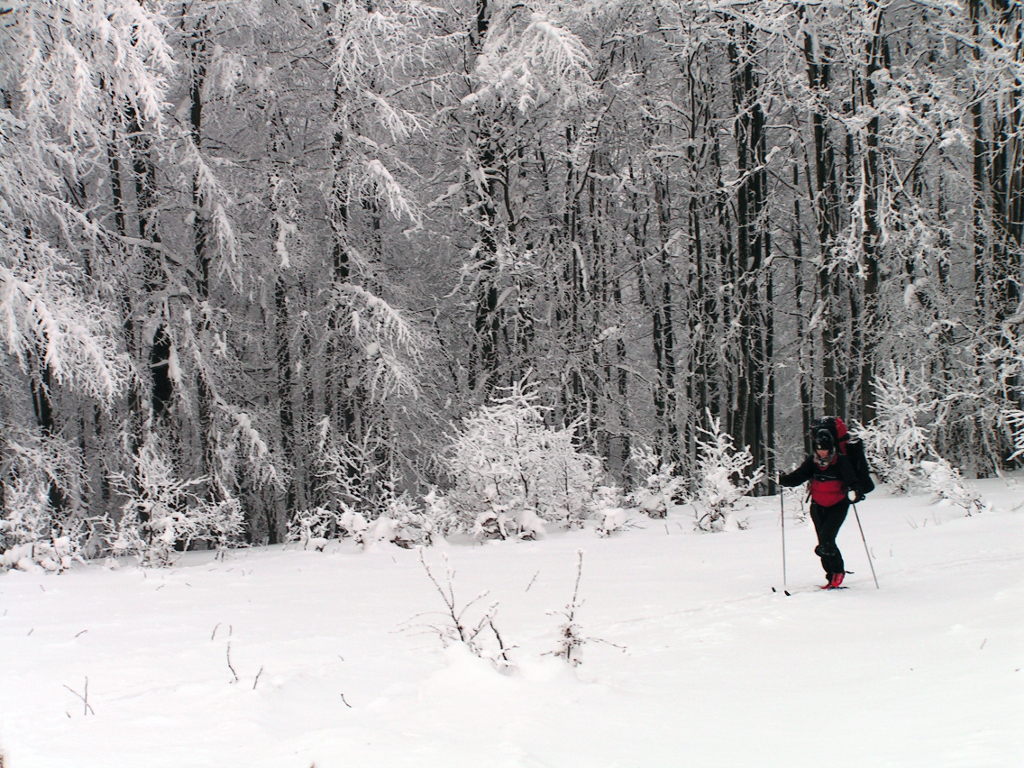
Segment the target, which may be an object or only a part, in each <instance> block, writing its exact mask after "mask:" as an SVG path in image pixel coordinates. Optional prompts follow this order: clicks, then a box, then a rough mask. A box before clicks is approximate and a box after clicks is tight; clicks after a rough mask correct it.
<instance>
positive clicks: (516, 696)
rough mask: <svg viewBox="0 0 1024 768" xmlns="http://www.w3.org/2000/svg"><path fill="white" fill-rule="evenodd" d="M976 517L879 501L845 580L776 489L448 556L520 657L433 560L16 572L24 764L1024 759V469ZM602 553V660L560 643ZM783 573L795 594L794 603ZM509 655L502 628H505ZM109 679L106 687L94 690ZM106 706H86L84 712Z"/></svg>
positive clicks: (10, 639) (190, 563) (12, 715)
mask: <svg viewBox="0 0 1024 768" xmlns="http://www.w3.org/2000/svg"><path fill="white" fill-rule="evenodd" d="M977 485H978V487H979V488H980V489H981V491H982V492H983V493H984V494H985V496H986V499H987V500H989V501H991V502H992V503H993V504H994V506H995V509H994V510H992V511H989V512H985V513H984V514H981V515H976V516H974V517H970V518H968V517H965V516H964V514H963V510H961V509H959V508H956V507H951V506H941V505H934V504H931V503H930V502H929V500H928V499H925V498H921V497H912V498H887V497H885V496H884V493H883V492H876V493H875V494H872V497H871V498H870V499H869V500H867V501H865V502H864V503H862V504H861V505H860V509H859V512H860V518H861V521H862V523H863V526H864V531H865V534H866V536H867V540H868V543H869V544H870V546H871V548H872V550H873V553H874V556H875V569H876V572H877V574H878V579H879V582H880V584H881V589H880V590H876V588H875V584H874V582H873V580H872V577H871V572H870V569H869V567H868V562H867V559H866V555H865V552H864V546H863V544H862V542H861V540H860V533H859V531H858V529H857V524H856V521H855V520H854V519H853V517H852V515H851V518H850V519H849V520H848V521H847V524H846V525H845V526H844V528H843V530H842V532H841V533H840V536H839V544H840V547H841V548H842V549H843V553H844V555H845V557H846V561H847V567H848V568H849V569H850V570H852V571H855V573H854V574H852V575H850V576H848V577H847V582H846V583H847V584H848V585H849V589H845V590H840V591H832V592H822V591H820V590H818V589H816V588H814V587H815V585H817V584H819V583H822V582H823V576H822V573H821V569H820V566H819V565H818V562H817V558H815V557H814V555H813V553H812V549H813V546H814V535H813V531H812V530H811V527H810V524H809V522H803V523H801V522H799V521H798V520H797V519H796V518H797V515H798V512H799V510H798V509H797V508H796V507H797V503H796V501H795V497H787V506H788V508H789V509H788V510H787V511H788V514H787V524H786V537H787V555H788V587H789V590H790V592H792V596H790V597H786V596H785V595H784V594H783V592H782V588H783V584H782V546H781V536H780V528H779V513H778V510H779V507H778V499H777V498H767V499H758V500H756V502H755V503H754V504H753V505H752V506H751V507H750V508H748V509H746V510H742V511H741V512H740V514H739V515H738V516H737V517H738V519H739V520H744V519H745V520H746V522H747V525H748V528H747V529H746V530H741V531H734V532H728V533H719V534H698V533H695V532H694V531H693V524H692V514H693V513H692V510H691V509H689V508H686V507H683V508H678V509H676V510H675V511H674V512H673V514H672V515H671V516H670V517H669V518H668V519H667V520H664V521H662V520H658V521H654V520H646V519H645V520H643V521H641V524H642V526H643V527H642V528H638V529H633V530H629V531H626V532H624V533H619V534H616V535H614V536H613V537H611V538H604V539H603V538H598V537H597V536H596V535H595V534H594V532H593V531H592V530H583V531H572V532H568V533H553V534H549V535H548V536H547V537H545V538H544V539H542V540H541V541H537V542H529V543H510V542H509V543H505V542H503V543H497V544H484V545H480V544H475V545H474V544H471V543H469V542H464V543H458V542H456V543H450V544H448V545H447V546H444V547H435V548H432V549H429V550H426V551H425V552H424V553H423V554H424V557H425V559H426V562H427V563H428V564H429V565H430V567H431V569H432V571H433V572H434V574H435V576H437V577H438V578H439V580H440V581H441V583H442V585H444V584H445V581H444V572H445V563H444V560H443V558H445V557H446V558H447V561H448V563H449V564H450V566H451V568H452V569H453V570H454V571H455V575H454V580H453V587H454V595H455V599H456V602H457V604H458V606H459V607H460V608H461V607H463V606H464V605H465V604H466V603H468V602H470V601H471V600H473V599H474V598H476V597H478V596H479V595H480V594H481V593H482V592H485V591H487V592H488V594H487V595H486V596H485V597H483V598H482V599H481V600H480V601H479V602H477V603H476V604H474V605H472V606H471V607H469V608H468V609H467V611H466V614H465V616H466V620H467V623H469V624H475V622H476V620H477V619H478V617H480V616H481V615H482V614H483V613H484V610H485V609H486V608H487V607H488V606H490V605H491V604H492V603H495V602H497V603H498V608H497V613H496V617H495V620H494V624H495V626H496V627H497V629H498V630H499V631H500V633H501V636H502V639H503V640H504V642H505V644H506V645H514V646H516V647H515V648H514V650H512V651H510V653H509V656H510V658H511V659H512V661H513V662H514V667H513V668H512V669H506V670H504V671H498V670H497V669H495V666H494V665H493V664H492V663H490V662H489V661H485V660H482V659H480V658H477V657H476V656H474V655H472V654H471V653H470V652H469V651H468V650H467V649H466V648H465V647H464V646H458V645H456V646H452V647H449V648H447V649H445V648H444V646H443V644H442V642H441V640H440V638H439V636H438V634H437V632H436V631H434V630H433V629H431V628H430V627H431V626H435V627H436V626H441V625H443V624H444V621H445V616H444V613H443V611H444V603H443V602H442V599H441V596H440V594H438V591H437V589H436V588H435V586H434V585H433V584H432V583H431V581H430V580H429V579H428V577H427V574H426V572H425V570H424V568H423V565H422V564H421V562H420V554H419V553H418V552H416V551H407V550H402V549H398V548H396V547H392V546H382V547H380V548H378V549H376V550H374V551H368V552H362V551H359V550H357V548H356V547H355V546H354V545H353V544H352V543H350V542H331V543H330V544H329V545H328V546H327V548H326V551H324V552H304V551H300V550H296V549H295V548H294V547H291V548H282V547H274V548H270V549H254V550H243V551H237V552H233V553H231V554H230V555H229V556H228V558H227V560H226V561H223V562H217V561H214V560H212V558H211V553H190V554H189V555H187V556H185V557H183V558H182V559H181V560H180V561H179V563H178V564H177V565H176V566H175V567H173V568H171V569H168V570H163V571H154V570H148V571H146V570H141V569H138V568H136V567H134V566H131V565H124V566H123V567H121V568H119V569H111V568H109V567H103V565H101V564H99V563H97V564H89V565H87V566H78V567H76V568H75V569H73V570H72V571H70V572H67V573H64V574H62V575H59V576H55V575H46V574H42V573H40V574H34V573H33V574H27V573H22V572H16V571H12V572H8V573H6V574H3V575H0V752H2V753H3V756H4V761H3V765H4V768H109V767H110V766H132V768H162V767H163V766H167V767H168V768H170V767H171V766H173V767H174V768H182V766H188V767H189V768H205V767H207V766H209V767H210V768H214V767H216V768H231V767H233V766H238V767H239V768H264V767H265V768H293V767H294V768H310V766H311V765H313V764H315V765H316V766H317V768H332V767H334V766H338V768H341V767H342V766H344V767H345V768H356V767H363V766H367V767H368V766H382V767H391V766H439V767H440V766H444V767H445V768H462V767H463V766H466V767H467V768H468V767H469V766H473V768H484V767H487V766H495V767H497V766H501V767H503V768H504V767H508V768H512V767H513V766H514V767H516V768H519V767H522V768H534V767H539V766H550V767H551V768H569V767H570V766H579V767H580V768H603V767H605V766H608V767H610V766H622V767H623V768H626V767H630V766H644V768H654V767H657V766H666V767H668V766H728V767H730V768H732V767H735V766H757V767H758V768H766V767H768V766H779V767H780V768H781V767H785V768H800V767H802V766H807V767H808V768H811V767H812V766H813V767H814V768H817V766H822V765H827V766H829V768H840V767H842V766H849V768H865V767H868V766H870V767H871V768H880V767H881V766H921V767H922V768H940V767H941V766H950V767H953V766H955V767H956V768H964V767H965V766H972V767H973V766H978V767H980V766H992V767H993V768H996V767H999V768H1006V767H1008V766H1016V765H1024V672H1022V671H1021V669H1022V667H1024V480H1022V481H1021V482H1020V484H1019V485H1017V484H1016V482H1015V481H1014V480H1010V481H1005V480H992V481H984V482H980V483H978V484H977ZM580 550H582V551H583V553H584V554H583V569H582V579H581V581H580V589H579V597H580V599H581V600H582V601H583V604H582V607H581V608H580V609H579V610H578V612H577V615H576V619H577V622H578V624H579V626H580V628H581V631H582V633H583V635H584V636H586V637H588V638H590V640H589V641H588V642H587V644H586V645H585V646H584V647H583V648H582V661H583V663H582V664H581V665H580V666H578V667H576V668H573V667H570V666H569V665H568V664H566V663H565V662H564V661H562V660H560V659H557V658H555V657H554V656H551V655H545V654H547V653H548V652H550V651H552V650H555V649H556V648H557V647H558V633H559V629H560V627H561V625H562V624H564V623H565V617H564V616H563V615H561V613H559V612H560V611H561V610H562V609H564V607H565V606H566V604H567V603H568V602H569V601H570V599H571V598H572V592H573V585H574V582H575V578H576V565H577V559H578V555H577V552H578V551H580ZM772 587H775V588H776V590H777V591H776V592H773V591H772ZM481 637H482V638H483V642H484V644H485V645H488V647H490V648H493V647H494V645H495V644H494V643H493V642H492V638H493V633H491V632H490V630H487V631H486V632H484V633H482V634H481ZM86 679H88V692H87V693H86V687H85V686H86ZM86 698H87V702H88V711H87V707H86Z"/></svg>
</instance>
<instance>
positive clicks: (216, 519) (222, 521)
mask: <svg viewBox="0 0 1024 768" xmlns="http://www.w3.org/2000/svg"><path fill="white" fill-rule="evenodd" d="M134 464H135V470H134V474H133V476H132V477H130V478H129V477H126V476H124V475H123V474H116V475H112V476H111V481H112V485H113V487H114V489H115V490H116V491H117V492H118V493H120V494H121V495H122V496H124V497H125V502H124V505H123V507H122V513H121V520H120V522H119V523H118V529H117V538H116V540H115V541H114V542H113V549H114V552H116V553H117V554H133V555H135V556H137V557H138V558H139V562H140V564H142V565H145V566H154V567H162V566H165V565H168V564H170V562H171V559H172V557H173V555H174V552H175V551H176V550H177V549H179V548H180V549H187V548H188V547H189V546H191V545H192V544H193V543H195V542H197V541H205V542H206V543H208V544H210V545H212V546H215V547H216V548H217V549H219V550H223V549H224V548H226V547H228V546H230V545H231V544H234V543H236V542H237V541H238V539H239V538H240V536H241V534H242V530H243V527H244V519H243V516H242V508H241V504H239V502H238V500H237V499H226V500H223V501H214V500H211V499H209V498H206V497H205V496H201V495H199V494H198V493H197V492H196V489H197V488H202V487H203V486H205V485H206V484H207V478H205V477H199V478H195V479H192V480H183V479H181V478H179V477H177V476H175V474H174V471H173V469H172V467H171V464H170V462H169V461H167V459H166V458H165V457H164V456H162V455H161V454H160V452H159V451H158V450H157V449H156V448H155V447H154V446H153V445H152V444H147V445H145V446H143V447H142V448H141V449H140V450H139V454H138V455H137V456H136V457H135V461H134Z"/></svg>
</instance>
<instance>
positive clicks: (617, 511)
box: [591, 485, 637, 538]
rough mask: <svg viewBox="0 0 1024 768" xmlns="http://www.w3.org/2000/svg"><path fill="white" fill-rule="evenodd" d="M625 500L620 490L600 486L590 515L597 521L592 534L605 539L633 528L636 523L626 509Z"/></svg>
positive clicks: (610, 486)
mask: <svg viewBox="0 0 1024 768" xmlns="http://www.w3.org/2000/svg"><path fill="white" fill-rule="evenodd" d="M626 505H627V499H626V498H625V497H624V496H623V493H622V491H621V489H619V488H618V487H617V486H614V485H602V486H601V487H600V488H598V489H597V493H596V494H594V510H593V512H592V513H591V514H592V516H593V518H594V519H595V520H596V521H597V525H596V526H595V527H594V532H595V533H596V534H597V535H598V536H601V537H602V538H606V537H608V536H611V535H612V534H613V533H618V532H620V531H624V530H626V529H627V528H635V527H636V525H637V524H636V522H635V521H634V520H633V519H632V517H631V516H630V512H629V510H628V509H626Z"/></svg>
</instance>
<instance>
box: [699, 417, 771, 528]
mask: <svg viewBox="0 0 1024 768" xmlns="http://www.w3.org/2000/svg"><path fill="white" fill-rule="evenodd" d="M708 420H709V422H710V427H709V428H708V429H706V430H701V431H702V435H703V436H702V437H700V438H698V440H697V444H698V446H699V458H698V460H697V494H696V501H697V503H698V504H699V505H700V507H699V508H698V512H697V514H696V518H697V519H696V525H697V528H698V529H699V530H702V531H717V530H721V529H722V528H724V527H728V525H729V520H730V515H731V513H732V511H733V509H734V508H735V506H736V502H737V501H739V500H740V499H741V498H743V497H744V496H747V495H749V494H750V492H751V491H752V490H753V489H754V488H755V487H756V486H757V485H758V484H759V483H760V482H761V481H762V480H763V479H764V467H757V468H756V469H755V470H754V471H753V472H749V471H748V467H749V466H750V465H751V464H752V463H753V457H752V456H751V455H750V449H749V448H748V447H747V446H744V447H743V450H742V451H737V450H736V448H735V446H734V445H733V438H732V435H730V434H729V433H728V432H726V431H725V430H723V429H722V424H721V420H720V419H714V418H711V417H710V415H709V417H708ZM701 509H702V510H703V511H699V510H701Z"/></svg>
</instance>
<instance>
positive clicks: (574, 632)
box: [549, 550, 587, 667]
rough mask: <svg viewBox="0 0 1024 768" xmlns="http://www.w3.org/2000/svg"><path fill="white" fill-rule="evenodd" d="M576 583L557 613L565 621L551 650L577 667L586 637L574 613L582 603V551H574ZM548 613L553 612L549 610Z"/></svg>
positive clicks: (580, 660) (581, 660)
mask: <svg viewBox="0 0 1024 768" xmlns="http://www.w3.org/2000/svg"><path fill="white" fill-rule="evenodd" d="M576 556H577V560H576V585H575V586H574V587H573V590H572V600H570V601H569V604H568V605H566V606H565V608H563V609H562V610H561V611H558V612H557V613H559V614H561V615H562V616H564V617H565V623H563V624H562V625H561V626H560V627H559V628H558V649H557V650H555V651H552V652H551V653H552V655H553V656H558V657H560V658H563V659H565V660H566V661H567V662H568V663H569V664H571V665H572V666H574V667H578V666H579V665H580V664H581V663H582V662H583V659H582V658H581V656H582V651H583V646H584V644H585V643H586V642H587V638H586V637H585V636H584V635H583V628H582V627H581V626H580V625H579V624H578V623H577V621H576V613H577V611H579V609H580V607H581V606H582V605H583V604H582V603H581V602H580V599H579V595H580V578H581V577H582V576H583V551H582V550H577V552H576ZM549 613H554V612H551V611H549Z"/></svg>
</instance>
